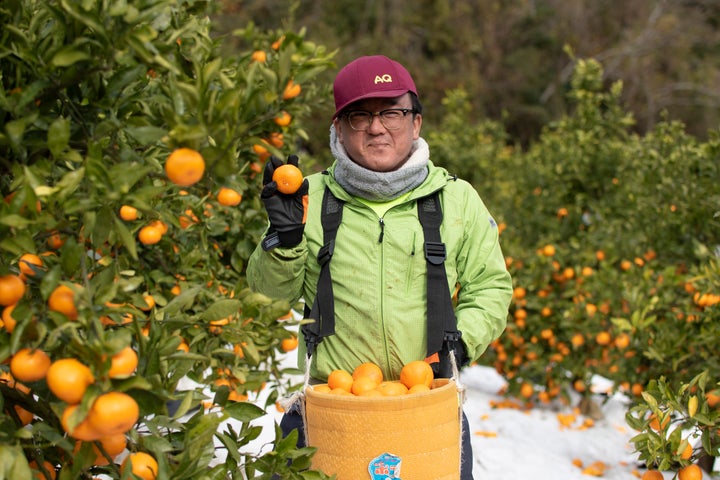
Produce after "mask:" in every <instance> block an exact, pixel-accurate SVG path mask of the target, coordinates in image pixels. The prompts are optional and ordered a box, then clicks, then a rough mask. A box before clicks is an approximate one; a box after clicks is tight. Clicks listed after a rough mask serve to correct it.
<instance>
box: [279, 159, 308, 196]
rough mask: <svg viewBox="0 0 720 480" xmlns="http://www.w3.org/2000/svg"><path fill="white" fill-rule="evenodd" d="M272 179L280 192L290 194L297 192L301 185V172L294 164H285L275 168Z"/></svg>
mask: <svg viewBox="0 0 720 480" xmlns="http://www.w3.org/2000/svg"><path fill="white" fill-rule="evenodd" d="M272 179H273V181H274V182H276V183H277V189H278V191H279V192H280V193H284V194H286V195H290V194H293V193H295V192H297V191H298V188H300V185H302V182H303V174H302V172H301V171H300V169H299V168H297V167H296V166H295V165H291V164H285V165H280V166H279V167H278V168H276V169H275V171H274V172H273V175H272Z"/></svg>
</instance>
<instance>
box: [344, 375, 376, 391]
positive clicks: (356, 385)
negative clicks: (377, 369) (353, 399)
mask: <svg viewBox="0 0 720 480" xmlns="http://www.w3.org/2000/svg"><path fill="white" fill-rule="evenodd" d="M378 385H379V383H378V382H376V381H375V379H373V378H372V377H358V378H356V379H355V380H354V381H353V384H352V388H351V392H352V394H353V395H363V394H364V393H366V392H369V391H370V390H375V389H376V388H377V387H378Z"/></svg>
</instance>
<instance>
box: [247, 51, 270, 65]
mask: <svg viewBox="0 0 720 480" xmlns="http://www.w3.org/2000/svg"><path fill="white" fill-rule="evenodd" d="M250 58H251V59H252V61H253V62H258V63H265V60H267V54H266V53H265V52H264V51H263V50H255V51H254V52H253V53H252V55H251V56H250Z"/></svg>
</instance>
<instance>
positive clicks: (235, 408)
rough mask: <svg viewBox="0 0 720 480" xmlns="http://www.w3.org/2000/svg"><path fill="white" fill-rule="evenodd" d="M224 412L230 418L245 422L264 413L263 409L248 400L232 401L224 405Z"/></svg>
mask: <svg viewBox="0 0 720 480" xmlns="http://www.w3.org/2000/svg"><path fill="white" fill-rule="evenodd" d="M224 412H225V413H226V414H227V415H229V416H230V417H231V418H234V419H235V420H238V421H240V422H243V423H246V422H251V421H252V420H255V419H256V418H260V417H262V416H263V415H265V410H263V409H262V408H260V407H258V406H257V405H255V404H252V403H249V402H233V403H230V404H227V405H225V409H224Z"/></svg>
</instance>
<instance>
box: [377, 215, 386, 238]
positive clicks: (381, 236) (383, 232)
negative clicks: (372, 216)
mask: <svg viewBox="0 0 720 480" xmlns="http://www.w3.org/2000/svg"><path fill="white" fill-rule="evenodd" d="M378 221H379V222H380V237H379V238H378V243H382V241H383V236H384V235H385V220H383V219H382V217H380V218H379V219H378Z"/></svg>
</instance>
